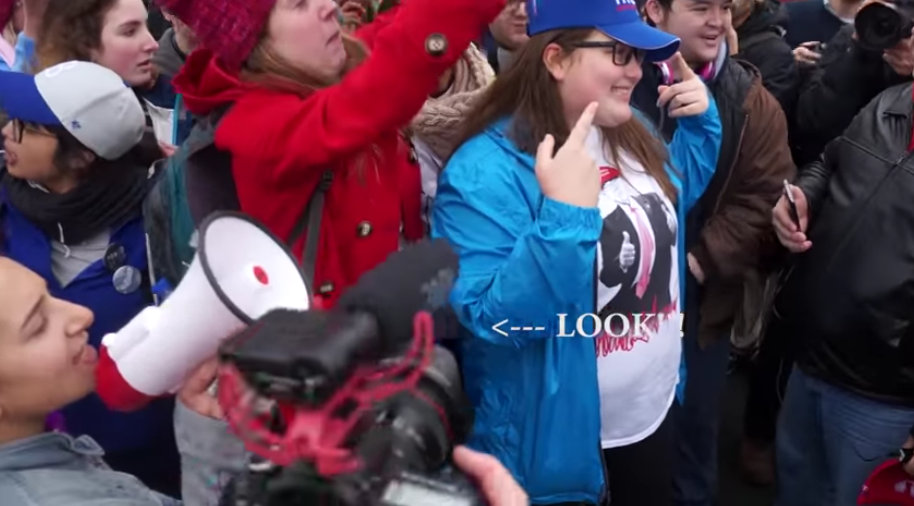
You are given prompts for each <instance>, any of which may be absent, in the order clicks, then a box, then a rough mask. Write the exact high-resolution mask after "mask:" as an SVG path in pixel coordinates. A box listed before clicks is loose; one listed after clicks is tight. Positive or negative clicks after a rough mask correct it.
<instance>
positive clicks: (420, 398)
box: [356, 346, 473, 475]
mask: <svg viewBox="0 0 914 506" xmlns="http://www.w3.org/2000/svg"><path fill="white" fill-rule="evenodd" d="M416 390H417V391H415V392H409V391H408V392H403V393H401V394H400V395H397V396H395V397H394V398H392V399H390V400H389V401H387V402H385V403H384V404H383V405H382V406H381V407H380V409H378V410H377V411H375V414H374V416H372V417H371V418H370V419H367V420H365V423H366V425H368V427H367V428H366V430H365V432H363V433H362V434H361V435H360V436H359V437H358V442H357V443H356V453H358V454H359V455H360V456H361V457H362V459H363V461H364V462H365V466H366V470H367V471H369V472H373V473H380V474H387V475H389V474H390V473H398V472H400V471H404V470H412V471H419V472H425V471H431V470H436V469H438V468H439V467H441V465H442V464H444V462H445V460H446V459H447V457H448V455H449V454H450V451H451V448H452V447H453V445H454V444H459V443H461V442H463V440H464V439H465V438H466V437H467V435H468V434H469V432H470V430H471V429H472V425H473V414H472V413H473V411H472V407H471V406H470V404H469V401H468V400H467V398H466V396H465V395H464V393H463V388H462V386H461V384H460V372H459V369H458V367H457V362H456V360H454V356H453V355H451V353H450V352H449V351H448V350H446V349H444V348H442V347H440V346H436V347H435V351H434V356H433V359H432V363H431V365H430V366H429V367H428V368H427V369H426V370H425V371H424V372H423V375H422V378H421V379H420V380H419V384H418V386H417V389H416ZM442 417H444V418H445V419H444V420H443V419H442ZM448 429H450V430H448Z"/></svg>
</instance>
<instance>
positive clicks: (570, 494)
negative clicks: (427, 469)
mask: <svg viewBox="0 0 914 506" xmlns="http://www.w3.org/2000/svg"><path fill="white" fill-rule="evenodd" d="M0 28H2V38H0V125H2V140H3V148H2V149H3V153H2V154H3V157H2V161H0V506H58V505H60V506H63V505H67V506H70V505H72V506H107V505H124V506H176V505H180V504H184V505H187V506H216V505H225V506H229V505H231V504H242V502H230V501H231V500H235V499H234V498H232V497H230V496H232V495H233V494H232V493H230V492H229V491H230V489H232V488H233V487H234V486H235V484H236V483H237V480H238V477H239V476H240V475H241V474H242V472H243V471H244V470H245V469H246V466H248V465H249V463H250V458H251V453H250V451H249V450H250V449H249V448H246V447H245V445H244V444H243V441H242V439H241V438H240V437H239V435H238V434H236V433H235V432H233V431H232V430H229V429H228V423H227V422H226V420H225V413H224V412H222V410H221V409H220V407H219V404H218V403H217V402H216V398H215V397H214V393H213V392H214V390H213V388H211V385H213V382H214V380H215V378H216V377H217V374H218V370H219V364H218V361H217V360H216V357H213V358H212V359H210V360H207V361H205V362H202V363H200V364H197V365H195V367H194V370H193V372H192V374H191V375H190V376H189V377H188V379H187V381H186V382H185V383H183V386H182V387H181V388H180V389H178V391H176V392H173V393H172V394H170V395H163V396H161V397H160V398H157V399H155V400H154V401H153V402H151V403H149V404H148V405H146V406H144V407H142V408H141V409H136V410H131V411H129V412H125V411H121V410H114V409H111V408H110V406H108V405H106V404H105V402H103V401H102V399H101V398H100V397H99V396H98V395H97V394H96V393H95V391H96V388H97V386H98V385H97V381H96V380H97V376H96V373H95V371H96V367H97V364H98V361H99V349H100V347H101V346H102V339H103V338H104V337H105V336H106V335H108V334H112V333H117V332H118V331H119V330H120V329H122V328H123V327H125V326H126V325H127V324H128V323H129V322H131V320H133V319H134V318H135V317H137V315H138V314H140V313H141V312H142V311H143V310H144V309H145V308H148V307H150V306H154V305H156V304H159V303H161V301H162V300H167V297H168V296H169V294H170V293H172V292H173V290H174V289H175V288H176V287H177V286H178V285H179V284H180V283H181V281H182V279H183V278H184V276H185V275H186V274H187V271H188V267H189V266H190V265H191V264H192V262H194V259H195V255H197V253H198V247H197V246H198V240H199V236H198V233H197V232H198V227H199V226H200V222H201V221H202V220H203V219H204V218H205V217H206V216H207V215H209V214H210V213H212V212H213V211H219V210H231V211H237V212H239V213H243V214H244V215H245V216H248V217H250V218H251V219H253V220H256V221H257V223H260V224H262V226H263V228H264V229H265V230H267V231H268V232H269V233H270V234H272V236H274V237H276V238H277V239H278V240H280V241H282V242H283V243H284V244H286V245H287V247H288V248H289V250H290V253H291V254H292V256H294V257H295V259H296V260H297V261H299V262H300V267H301V269H302V272H304V273H306V274H307V279H308V281H309V283H310V286H309V288H310V290H311V294H312V296H313V298H314V300H315V301H317V302H315V303H316V304H318V305H319V307H320V308H322V309H324V310H332V309H333V308H334V307H335V305H337V304H338V302H339V301H340V300H341V297H342V296H343V294H345V293H346V290H347V289H349V288H351V287H352V286H354V285H355V284H356V283H357V282H358V281H359V279H360V278H362V276H363V275H364V274H366V273H367V272H369V271H372V269H374V268H376V267H377V266H378V265H379V264H381V263H382V262H384V261H385V259H387V258H388V257H389V256H390V255H391V254H393V253H395V252H397V251H400V250H402V249H404V248H407V247H409V245H411V244H414V243H418V242H421V241H424V240H426V239H432V240H442V241H445V242H447V243H448V244H449V245H450V247H451V248H452V249H453V251H454V252H455V253H456V255H457V256H458V257H459V274H458V275H457V277H456V280H455V281H454V284H453V288H452V290H451V292H450V293H449V296H448V297H449V298H448V302H447V305H448V308H449V310H450V311H452V315H453V317H454V318H455V320H456V322H457V323H456V325H455V328H454V329H452V331H453V332H452V333H453V334H454V335H452V336H448V339H446V341H447V345H446V346H447V347H448V348H449V349H451V350H453V352H454V354H455V355H456V357H457V359H458V362H459V368H460V372H461V375H462V388H463V390H464V391H465V392H466V396H467V398H468V400H469V402H470V403H471V404H472V408H473V412H474V419H473V422H472V431H471V433H470V434H469V437H468V438H467V440H466V441H461V442H460V443H462V444H460V445H459V446H458V447H457V448H456V449H455V450H454V452H453V457H452V458H453V463H454V465H455V467H456V468H459V469H460V470H461V471H462V472H464V473H466V475H468V476H469V477H470V478H471V480H472V482H473V483H474V484H475V486H477V487H478V488H479V490H480V491H481V494H482V495H483V496H484V498H485V502H486V503H487V504H489V505H491V506H522V505H527V504H533V505H543V506H547V505H550V506H560V505H561V506H578V505H581V506H583V505H592V506H602V505H612V506H674V505H675V506H712V505H718V504H722V505H723V506H738V505H743V504H748V502H746V503H744V502H742V500H740V501H739V502H736V503H732V504H727V503H724V502H721V500H720V497H719V496H720V494H719V490H720V488H721V475H722V469H721V468H722V467H723V466H725V465H726V464H723V463H721V462H719V460H720V454H721V452H720V447H719V442H720V432H721V418H722V413H723V411H724V410H725V406H724V404H725V402H724V398H725V395H724V394H725V391H726V390H727V385H728V384H729V383H730V382H733V381H737V380H738V381H742V382H744V383H745V384H746V385H747V393H746V395H745V396H743V398H741V399H740V402H744V403H745V408H744V411H743V412H744V416H743V420H742V431H741V434H742V436H741V437H742V441H741V443H740V447H739V451H740V454H739V468H740V469H739V474H740V476H741V479H742V480H743V481H745V482H746V483H748V484H750V485H751V486H757V487H773V488H774V489H775V490H776V492H775V494H774V495H775V497H774V502H773V503H772V504H774V505H775V506H852V505H856V504H880V505H884V506H904V505H909V504H914V82H912V81H914V37H912V34H914V3H911V1H910V0H791V1H787V0H784V1H783V3H782V2H781V1H779V0H384V1H381V2H378V1H375V0H338V1H337V0H154V1H144V0H0ZM906 189H910V190H911V193H910V194H909V195H908V197H904V195H905V191H906ZM902 197H904V198H902ZM899 199H900V200H899ZM221 247H222V248H224V249H226V250H227V251H244V249H245V248H247V247H250V245H249V244H246V243H245V241H243V240H241V239H240V238H239V240H238V241H237V242H234V243H232V244H224V245H221ZM902 267H904V268H902ZM186 309H187V310H188V311H194V310H199V308H186ZM558 315H565V316H567V318H565V316H563V318H562V319H561V320H560V318H559V317H558ZM585 316H591V317H585ZM560 323H561V325H560ZM571 334H574V335H571ZM436 337H438V338H439V339H440V340H442V342H443V341H445V340H444V339H443V338H444V336H436ZM99 381H102V380H99ZM99 388H100V387H99ZM243 504H252V505H253V504H255V503H243ZM256 504H259V503H256ZM290 504H291V503H290ZM378 504H382V503H378ZM383 504H391V505H393V504H403V505H404V506H411V505H412V504H425V503H424V502H421V501H420V502H418V503H417V502H412V503H410V502H403V503H396V502H387V503H383ZM428 504H429V505H430V506H431V505H433V504H442V505H443V504H444V503H443V502H435V501H431V502H429V503H428ZM453 504H457V503H453Z"/></svg>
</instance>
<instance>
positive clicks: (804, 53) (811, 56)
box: [793, 41, 822, 66]
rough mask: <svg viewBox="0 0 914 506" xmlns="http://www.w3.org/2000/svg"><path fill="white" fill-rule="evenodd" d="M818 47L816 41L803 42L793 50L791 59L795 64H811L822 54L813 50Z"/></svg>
mask: <svg viewBox="0 0 914 506" xmlns="http://www.w3.org/2000/svg"><path fill="white" fill-rule="evenodd" d="M818 47H819V43H818V42H815V41H813V42H804V43H802V44H800V45H799V46H797V48H796V49H794V50H793V59H794V60H795V61H796V62H797V65H801V66H813V65H815V64H816V62H818V61H819V59H821V58H822V54H821V53H819V52H818V51H816V50H815V49H816V48H818Z"/></svg>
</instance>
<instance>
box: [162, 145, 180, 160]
mask: <svg viewBox="0 0 914 506" xmlns="http://www.w3.org/2000/svg"><path fill="white" fill-rule="evenodd" d="M159 149H161V150H162V154H163V155H165V158H168V157H171V156H174V155H175V152H177V151H178V147H177V146H175V145H174V144H169V143H167V142H162V141H159Z"/></svg>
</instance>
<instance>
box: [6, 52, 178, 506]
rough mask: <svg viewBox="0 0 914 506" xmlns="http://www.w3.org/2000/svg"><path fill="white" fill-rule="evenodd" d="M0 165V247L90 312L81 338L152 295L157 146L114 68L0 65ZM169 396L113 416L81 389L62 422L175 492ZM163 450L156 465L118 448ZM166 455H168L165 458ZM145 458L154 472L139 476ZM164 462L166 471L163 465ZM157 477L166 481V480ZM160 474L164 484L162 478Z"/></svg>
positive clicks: (120, 320) (95, 336)
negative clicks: (148, 208) (150, 214)
mask: <svg viewBox="0 0 914 506" xmlns="http://www.w3.org/2000/svg"><path fill="white" fill-rule="evenodd" d="M0 109H2V110H4V111H5V112H6V113H7V114H8V116H9V118H10V121H9V123H8V124H6V126H4V127H3V130H2V133H3V149H4V150H5V162H6V163H5V167H3V166H0V256H6V257H9V258H11V259H13V260H15V261H17V262H19V263H21V264H23V265H24V266H26V267H27V268H29V269H30V270H32V271H33V272H35V273H37V274H39V275H40V276H41V277H42V278H44V280H45V282H46V283H47V284H48V287H49V290H50V291H51V293H52V294H53V295H54V296H55V297H57V298H60V299H63V300H66V301H68V302H72V303H75V304H79V305H81V306H85V307H88V308H89V309H91V310H92V311H93V312H94V313H95V315H96V319H95V323H94V324H93V326H92V327H91V328H90V329H89V342H90V344H92V345H94V346H98V344H99V343H100V341H101V338H102V336H104V335H105V334H107V333H109V332H114V331H117V330H118V329H120V328H121V327H122V326H123V325H124V324H126V323H127V322H129V321H130V320H131V319H132V318H133V317H134V316H135V315H136V314H137V313H139V312H140V311H141V310H142V309H143V308H145V307H146V306H147V305H149V304H150V303H151V302H152V296H151V293H152V289H151V284H152V283H150V282H149V276H148V275H147V273H148V272H150V271H149V265H148V261H147V241H146V231H145V226H144V220H143V213H142V209H143V204H144V200H145V199H146V196H147V195H148V193H149V190H150V188H151V186H152V184H153V182H154V181H153V179H151V178H150V166H151V165H152V163H153V162H154V161H155V160H156V159H158V158H160V157H161V153H160V151H159V149H158V146H157V144H156V141H155V137H154V135H153V134H152V132H151V131H150V132H149V133H148V134H147V129H146V119H145V116H144V113H143V109H142V107H141V105H140V103H139V100H138V99H137V97H136V94H135V93H134V92H133V90H131V89H130V88H129V87H128V86H127V85H126V84H125V83H124V80H123V79H121V78H120V77H119V76H118V74H116V73H115V72H113V71H111V70H109V69H107V68H105V67H102V66H100V65H97V64H94V63H88V62H76V61H71V62H66V63H62V64H59V65H55V66H52V67H49V68H48V69H46V70H44V71H42V72H40V73H38V74H37V75H34V76H31V75H27V74H22V73H16V72H2V73H0ZM172 410H173V403H169V402H167V401H166V402H161V403H158V404H154V405H151V406H150V407H149V408H147V409H146V410H143V411H140V412H137V413H131V414H121V413H113V412H110V411H108V410H107V409H106V408H105V407H104V406H103V405H102V403H101V402H100V401H99V400H98V399H97V398H95V396H89V397H87V398H85V399H83V400H81V401H79V402H77V403H75V404H73V405H71V406H69V407H67V408H66V409H64V411H63V418H64V420H65V425H66V429H67V430H68V431H71V432H73V433H76V434H88V435H89V436H92V437H93V438H94V439H95V440H96V441H98V442H99V444H100V445H101V446H102V448H104V449H105V450H106V451H107V452H108V454H109V456H110V457H111V461H110V463H111V464H112V465H113V467H115V468H116V469H117V470H119V471H123V472H129V473H131V474H135V475H137V476H138V477H139V478H140V479H141V480H143V481H145V482H146V483H147V484H148V485H150V486H151V487H153V488H155V489H156V490H161V491H163V492H166V493H167V492H176V491H177V490H178V489H179V482H180V475H179V471H178V469H177V467H178V465H179V464H178V463H179V458H178V455H177V449H176V445H175V443H174V435H173V430H172V422H171V414H172ZM148 434H155V435H156V438H157V439H156V441H155V442H152V443H149V442H147V443H146V444H147V445H152V446H153V447H158V448H168V447H169V445H170V447H171V453H170V454H169V455H170V456H169V458H167V459H166V458H164V457H163V458H160V459H159V460H157V461H156V463H154V464H145V462H147V461H150V462H151V461H153V460H154V459H153V458H152V457H150V456H149V455H146V456H143V455H137V453H138V452H135V451H127V450H123V449H124V448H131V443H134V444H133V445H132V447H133V448H137V447H142V446H139V445H138V444H136V441H137V440H140V439H142V438H146V437H147V436H146V435H148ZM166 461H167V462H166ZM144 465H147V466H148V465H154V466H155V467H156V468H157V469H154V470H152V469H151V470H149V472H148V473H144V472H143V469H141V468H142V467H143V466H144ZM171 468H174V470H173V471H168V469H171ZM166 478H167V480H166ZM169 480H170V481H169Z"/></svg>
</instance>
